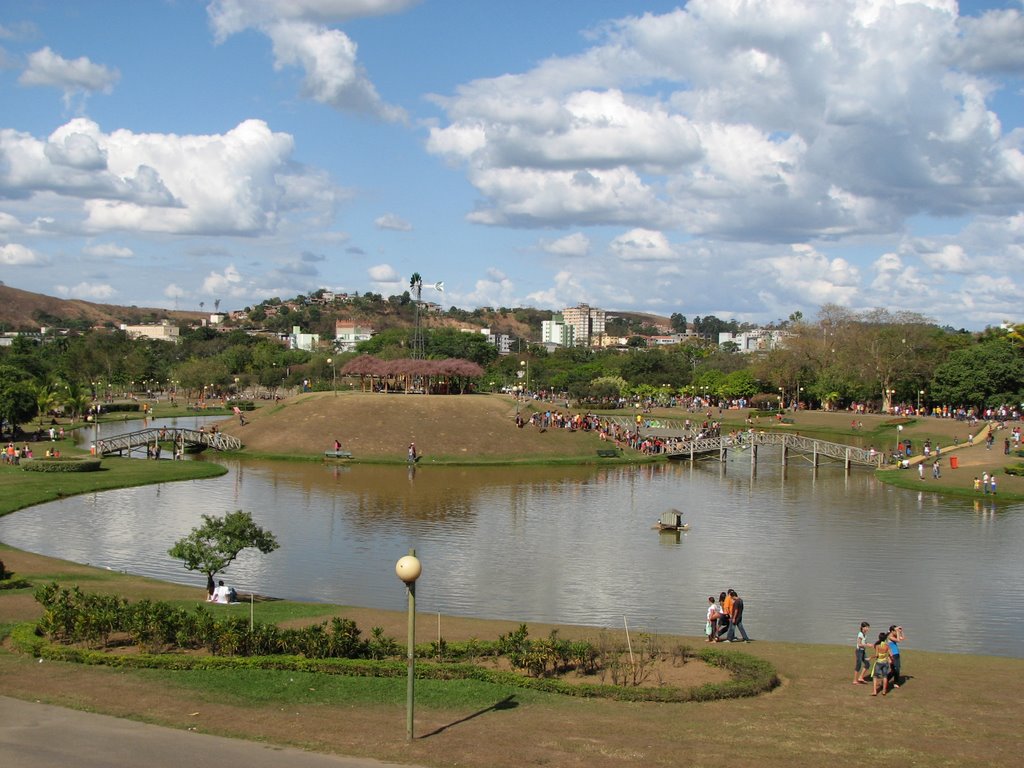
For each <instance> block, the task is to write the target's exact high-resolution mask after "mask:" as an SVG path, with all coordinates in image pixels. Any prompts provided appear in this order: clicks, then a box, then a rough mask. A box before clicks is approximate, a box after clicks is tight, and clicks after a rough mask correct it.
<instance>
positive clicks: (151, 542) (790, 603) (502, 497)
mask: <svg viewBox="0 0 1024 768" xmlns="http://www.w3.org/2000/svg"><path fill="white" fill-rule="evenodd" d="M758 459H759V460H758V465H757V468H756V474H755V473H754V472H752V471H751V466H750V462H749V458H748V456H747V454H744V453H742V452H737V453H735V454H734V455H733V458H731V459H730V461H728V462H726V463H725V464H719V463H718V462H717V461H706V462H698V463H697V464H695V465H692V466H691V465H690V464H689V463H688V462H682V463H669V464H654V465H643V466H638V467H628V466H608V467H579V468H544V467H529V468H519V467H431V466H426V467H419V468H416V469H411V468H407V467H394V466H365V465H354V466H343V465H327V464H319V463H302V462H270V461H256V460H239V459H227V460H225V459H223V458H218V457H210V456H207V457H206V458H205V459H204V460H214V461H222V462H224V463H225V464H226V465H227V466H228V468H229V472H228V474H227V475H225V476H223V477H221V478H216V479H212V480H202V481H191V482H184V483H175V484H166V485H160V486H149V487H143V488H132V489H124V490H118V491H108V492H104V493H100V494H93V495H88V496H80V497H74V498H70V499H65V500H62V501H58V502H53V503H50V504H44V505H41V506H38V507H34V508H32V509H29V510H23V511H21V512H18V513H15V514H13V515H9V516H7V517H5V518H2V519H0V540H2V541H4V542H6V543H8V544H10V545H12V546H15V547H19V548H21V549H26V550H29V551H33V552H39V553H42V554H46V555H51V556H55V557H61V558H65V559H68V560H73V561H76V562H82V563H91V564H93V565H98V566H103V567H108V568H113V569H115V570H124V571H127V572H130V573H136V574H142V575H147V576H153V577H156V578H160V579H166V580H170V581H175V582H181V583H187V584H194V585H195V586H196V589H197V590H201V589H203V588H204V584H205V579H204V577H202V576H197V575H195V574H191V573H189V572H187V571H185V570H184V569H183V567H182V565H181V563H180V562H178V561H175V560H172V559H171V558H170V557H169V556H168V555H167V549H168V548H169V547H170V546H171V545H172V544H173V543H174V541H176V540H177V539H178V538H181V537H182V536H184V535H186V534H187V533H188V532H189V530H190V529H191V528H192V527H194V526H196V525H198V524H200V522H201V520H200V515H201V514H203V513H205V514H210V515H223V514H224V513H226V512H229V511H232V510H235V509H244V510H247V511H249V512H251V513H252V514H253V516H254V517H255V519H256V520H257V522H258V523H259V524H260V525H262V526H264V527H265V528H267V529H269V530H270V531H272V532H273V533H274V534H275V535H276V536H277V538H278V540H279V541H280V543H281V548H280V549H279V550H278V551H276V552H274V553H272V554H270V555H265V556H264V555H259V554H253V553H251V552H245V553H243V554H242V556H241V557H240V558H239V560H238V561H236V562H235V563H234V564H233V565H232V566H231V567H230V568H229V569H228V572H227V574H226V577H225V578H226V581H227V582H228V583H229V584H232V585H234V586H235V587H236V588H237V589H238V590H239V591H240V592H248V591H255V592H257V593H262V594H268V595H274V596H278V597H284V598H291V599H298V600H312V601H328V602H332V603H339V604H348V605H362V606H371V607H377V608H387V609H396V610H401V609H404V607H405V590H404V587H403V585H402V584H401V582H400V581H398V579H397V577H396V576H395V574H394V564H395V561H396V560H397V559H398V558H399V557H401V556H402V555H404V554H406V552H407V550H408V549H409V547H415V548H416V550H417V555H418V556H419V557H420V559H421V560H422V562H423V576H422V577H421V579H420V581H419V582H418V585H417V606H418V608H419V610H420V611H422V612H425V613H434V612H440V613H446V614H456V615H469V616H478V617H481V618H503V619H512V620H516V621H525V622H539V621H543V622H551V623H566V624H583V625H592V626H607V627H621V626H622V625H623V619H624V617H625V619H627V620H628V621H629V625H630V627H631V628H637V629H642V630H647V631H652V632H659V633H673V634H686V635H701V634H702V632H703V626H704V615H705V610H706V606H707V597H708V595H711V594H714V595H717V594H718V593H719V592H720V591H722V590H724V589H727V588H730V587H731V588H735V589H736V590H737V591H738V592H739V593H740V595H741V596H742V597H743V598H744V600H745V603H746V614H745V619H744V624H745V626H746V628H747V631H748V633H749V634H750V635H751V637H753V638H755V639H756V638H761V639H772V640H793V641H799V642H816V643H839V644H847V645H852V644H853V638H854V637H855V636H856V633H857V628H858V624H859V623H860V621H862V620H866V621H869V622H871V625H872V627H873V628H875V629H880V628H884V627H886V626H888V625H889V624H891V623H900V624H902V625H903V626H904V627H905V628H906V631H907V636H908V639H907V642H906V647H907V648H908V649H914V648H922V649H931V650H939V651H952V652H970V653H983V654H995V655H1006V656H1018V657H1019V656H1024V599H1022V597H1024V567H1022V565H1021V557H1020V551H1021V542H1022V541H1024V514H1022V513H1024V505H1020V504H1017V505H1004V504H1000V505H994V504H992V503H983V502H980V501H979V502H977V503H974V502H972V501H970V500H958V499H949V498H941V497H937V496H933V495H931V494H928V493H924V492H913V491H906V490H900V489H895V488H892V487H889V486H886V485H884V484H881V483H879V482H877V481H876V480H875V479H874V477H873V475H872V474H871V473H870V472H869V471H866V470H854V471H853V472H852V473H851V474H850V475H846V474H845V473H844V472H843V469H842V467H841V466H838V465H831V466H828V465H826V466H822V467H821V468H819V469H818V470H817V471H814V470H813V468H812V467H810V466H809V464H807V463H804V462H802V461H801V460H799V459H795V458H794V457H793V456H792V455H791V456H790V464H789V466H788V467H787V468H783V467H782V466H781V454H779V453H773V452H772V451H771V450H769V449H764V448H762V449H761V451H760V453H759V457H758ZM967 480H968V479H967V478H966V477H965V482H967ZM672 507H675V508H678V509H680V510H682V511H683V512H684V519H685V520H686V521H687V522H689V523H690V525H691V530H690V531H689V532H687V533H683V534H679V535H677V534H667V533H659V532H658V531H656V530H653V529H652V525H653V524H654V523H655V521H656V520H657V518H658V516H659V515H660V513H661V512H662V511H664V510H666V509H668V508H672ZM979 605H982V606H988V607H987V608H983V609H979V608H978V606H979ZM982 611H984V616H985V619H984V620H981V618H980V615H981V613H982Z"/></svg>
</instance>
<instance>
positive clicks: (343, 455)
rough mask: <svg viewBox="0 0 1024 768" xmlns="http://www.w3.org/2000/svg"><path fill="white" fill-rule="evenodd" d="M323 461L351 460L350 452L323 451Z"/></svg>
mask: <svg viewBox="0 0 1024 768" xmlns="http://www.w3.org/2000/svg"><path fill="white" fill-rule="evenodd" d="M324 458H325V459H351V458H352V451H333V450H332V451H324Z"/></svg>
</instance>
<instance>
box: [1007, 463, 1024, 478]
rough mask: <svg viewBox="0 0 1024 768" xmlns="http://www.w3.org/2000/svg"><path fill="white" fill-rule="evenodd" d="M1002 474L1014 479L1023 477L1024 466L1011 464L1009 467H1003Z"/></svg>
mask: <svg viewBox="0 0 1024 768" xmlns="http://www.w3.org/2000/svg"><path fill="white" fill-rule="evenodd" d="M1003 472H1005V473H1006V474H1008V475H1014V476H1016V477H1024V464H1012V465H1011V466H1009V467H1003Z"/></svg>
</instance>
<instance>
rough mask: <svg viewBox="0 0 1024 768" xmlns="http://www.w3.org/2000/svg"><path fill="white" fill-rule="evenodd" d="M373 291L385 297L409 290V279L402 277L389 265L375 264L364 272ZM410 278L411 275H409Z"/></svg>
mask: <svg viewBox="0 0 1024 768" xmlns="http://www.w3.org/2000/svg"><path fill="white" fill-rule="evenodd" d="M366 274H367V276H368V277H369V278H370V283H371V285H372V287H373V290H374V291H376V292H377V293H381V294H383V295H385V296H389V295H393V294H399V293H402V292H403V291H407V290H409V278H408V277H403V276H402V275H400V274H399V273H398V270H396V269H395V268H394V267H392V266H391V265H390V264H377V265H375V266H372V267H370V268H369V269H367V270H366ZM410 277H411V275H410Z"/></svg>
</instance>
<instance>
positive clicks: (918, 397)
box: [917, 389, 924, 416]
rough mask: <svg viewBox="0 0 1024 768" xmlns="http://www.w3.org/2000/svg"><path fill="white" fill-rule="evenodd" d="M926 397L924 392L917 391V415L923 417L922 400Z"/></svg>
mask: <svg viewBox="0 0 1024 768" xmlns="http://www.w3.org/2000/svg"><path fill="white" fill-rule="evenodd" d="M922 397H924V390H923V389H919V390H917V415H918V416H920V415H921V398H922Z"/></svg>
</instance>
